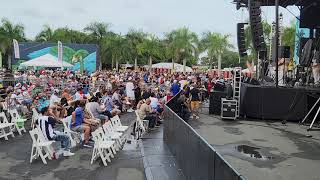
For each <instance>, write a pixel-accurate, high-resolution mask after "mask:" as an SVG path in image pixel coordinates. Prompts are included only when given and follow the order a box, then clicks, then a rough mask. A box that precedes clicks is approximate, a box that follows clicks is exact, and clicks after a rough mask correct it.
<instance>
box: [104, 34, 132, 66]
mask: <svg viewBox="0 0 320 180" xmlns="http://www.w3.org/2000/svg"><path fill="white" fill-rule="evenodd" d="M102 44H103V46H102V50H101V51H102V53H104V54H109V55H110V57H111V68H112V69H113V68H114V62H116V70H117V71H118V69H119V67H118V64H119V61H120V62H124V60H125V59H127V58H128V57H129V56H130V55H129V54H130V47H129V45H128V43H127V41H126V39H125V38H124V37H123V36H121V35H119V34H115V33H110V34H109V35H108V36H107V37H105V38H104V39H103V42H102Z"/></svg>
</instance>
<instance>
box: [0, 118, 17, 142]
mask: <svg viewBox="0 0 320 180" xmlns="http://www.w3.org/2000/svg"><path fill="white" fill-rule="evenodd" d="M0 118H2V119H3V120H2V122H1V121H0V138H4V139H5V140H8V136H10V135H11V136H12V137H14V134H13V129H14V123H9V122H8V119H7V117H6V115H5V113H4V112H1V113H0ZM6 130H8V132H7V131H6Z"/></svg>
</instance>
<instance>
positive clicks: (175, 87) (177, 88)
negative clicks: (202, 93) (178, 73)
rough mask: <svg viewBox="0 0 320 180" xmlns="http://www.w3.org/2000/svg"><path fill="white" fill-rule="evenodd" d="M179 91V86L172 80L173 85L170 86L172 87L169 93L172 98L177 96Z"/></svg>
mask: <svg viewBox="0 0 320 180" xmlns="http://www.w3.org/2000/svg"><path fill="white" fill-rule="evenodd" d="M179 91H180V86H179V84H178V82H177V80H174V81H173V84H172V86H171V92H172V94H173V96H175V95H176V94H178V93H179Z"/></svg>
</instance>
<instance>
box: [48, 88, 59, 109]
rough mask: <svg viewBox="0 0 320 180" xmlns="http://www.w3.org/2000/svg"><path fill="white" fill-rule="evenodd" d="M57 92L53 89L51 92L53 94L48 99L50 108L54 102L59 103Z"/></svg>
mask: <svg viewBox="0 0 320 180" xmlns="http://www.w3.org/2000/svg"><path fill="white" fill-rule="evenodd" d="M58 94H59V90H58V89H55V90H53V94H52V95H51V97H50V106H53V105H54V103H55V102H59V101H60V98H59V97H58Z"/></svg>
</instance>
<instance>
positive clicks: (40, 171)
mask: <svg viewBox="0 0 320 180" xmlns="http://www.w3.org/2000/svg"><path fill="white" fill-rule="evenodd" d="M134 120H135V115H134V114H133V113H130V114H124V115H123V116H121V121H122V123H123V124H124V125H131V124H132V123H133V122H134ZM26 127H30V126H29V125H26ZM128 133H130V132H128ZM31 144H32V141H31V137H30V135H29V133H28V132H27V133H24V134H23V135H22V136H19V135H16V137H15V138H12V137H9V141H5V140H3V139H1V140H0V179H1V180H7V179H10V180H11V179H12V180H13V179H14V180H20V179H21V180H25V179H35V180H37V179H39V180H40V179H45V180H51V179H52V180H58V179H63V180H64V179H66V180H70V179H77V180H82V179H83V180H84V179H94V180H99V179H101V180H102V179H108V180H127V179H128V180H145V179H146V176H145V171H144V164H143V157H142V154H141V148H140V147H139V146H137V144H135V142H134V141H132V142H131V144H129V143H127V144H125V146H124V148H123V150H121V151H120V152H118V153H117V154H116V155H115V158H114V159H112V162H111V163H108V166H107V167H104V166H103V164H102V162H101V160H100V159H98V160H96V161H95V162H94V163H93V164H90V160H91V155H92V149H91V148H80V147H75V148H74V149H73V150H72V151H73V152H75V155H74V156H72V157H68V158H65V157H61V158H59V159H57V160H49V161H48V164H47V165H44V164H43V163H42V161H41V160H40V159H38V160H35V161H34V162H33V163H32V164H30V163H29V158H30V152H31Z"/></svg>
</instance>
